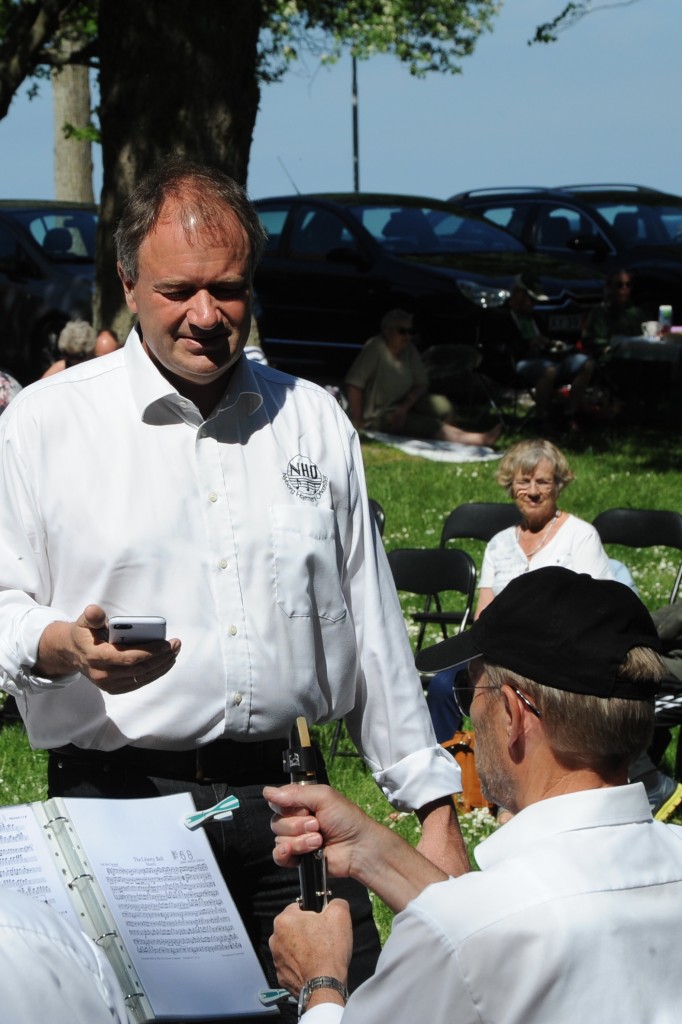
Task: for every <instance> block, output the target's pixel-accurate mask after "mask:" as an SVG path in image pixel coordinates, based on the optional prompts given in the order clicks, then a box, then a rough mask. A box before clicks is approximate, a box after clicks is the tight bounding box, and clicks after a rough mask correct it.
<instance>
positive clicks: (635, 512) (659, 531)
mask: <svg viewBox="0 0 682 1024" xmlns="http://www.w3.org/2000/svg"><path fill="white" fill-rule="evenodd" d="M592 525H593V526H594V528H595V530H596V531H597V533H598V534H599V537H600V539H601V542H602V544H622V545H623V546H625V547H629V548H652V547H658V546H660V547H665V548H675V549H677V550H678V551H680V552H682V515H681V514H680V513H679V512H670V511H666V510H662V509H648V508H610V509H607V510H606V511H605V512H600V513H599V515H598V516H597V517H596V519H594V520H593V521H592ZM681 582H682V565H680V568H679V569H678V571H677V576H676V579H675V582H674V584H673V588H672V590H671V592H670V604H672V603H673V602H674V601H675V600H676V598H677V594H678V591H679V589H680V583H681Z"/></svg>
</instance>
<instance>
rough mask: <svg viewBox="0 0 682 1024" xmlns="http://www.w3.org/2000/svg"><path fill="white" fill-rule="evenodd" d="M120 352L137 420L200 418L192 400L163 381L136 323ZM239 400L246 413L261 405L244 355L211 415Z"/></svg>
mask: <svg viewBox="0 0 682 1024" xmlns="http://www.w3.org/2000/svg"><path fill="white" fill-rule="evenodd" d="M123 354H124V360H125V365H126V370H127V372H128V377H129V380H130V387H131V390H132V394H133V400H134V402H135V405H136V406H137V409H138V412H139V415H140V419H142V420H145V421H151V422H156V423H159V422H177V420H178V419H184V420H197V421H198V422H201V421H202V417H201V415H200V413H199V410H198V409H197V408H196V406H195V405H194V403H193V402H191V401H189V399H187V398H184V397H183V396H182V395H181V394H180V393H179V392H178V391H177V389H176V388H174V387H173V385H172V384H171V383H170V382H169V381H167V380H166V378H165V377H164V376H163V374H162V373H160V372H159V370H158V369H157V368H156V366H155V365H154V363H153V362H152V360H151V359H150V358H149V356H148V355H147V353H146V352H145V350H144V348H143V346H142V335H141V332H140V328H139V324H136V325H135V326H134V327H133V329H132V330H131V332H130V334H129V335H128V338H127V340H126V344H125V347H124V350H123ZM242 401H243V402H244V403H245V404H246V414H247V415H249V416H250V415H252V414H253V413H254V412H256V411H257V410H258V409H259V408H260V407H261V405H262V404H263V396H262V394H261V391H260V388H259V386H258V380H257V378H256V375H255V374H254V372H253V364H252V363H251V361H250V360H249V359H247V358H246V357H245V356H242V357H241V358H240V359H239V360H238V361H237V363H236V364H235V367H234V370H233V372H232V377H231V379H230V383H229V386H228V388H227V391H226V392H225V394H224V395H223V397H222V398H221V400H220V402H219V403H218V405H217V407H216V409H215V411H214V413H213V414H212V415H219V414H220V413H221V412H224V411H226V410H227V409H230V408H233V407H234V406H236V405H237V404H238V403H240V402H242Z"/></svg>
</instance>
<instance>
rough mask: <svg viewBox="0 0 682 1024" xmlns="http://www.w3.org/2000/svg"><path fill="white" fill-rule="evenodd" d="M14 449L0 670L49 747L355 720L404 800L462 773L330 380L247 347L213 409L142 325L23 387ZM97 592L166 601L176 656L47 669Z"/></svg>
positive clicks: (0, 428)
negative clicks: (161, 365)
mask: <svg viewBox="0 0 682 1024" xmlns="http://www.w3.org/2000/svg"><path fill="white" fill-rule="evenodd" d="M0 459H1V462H0V492H1V494H2V501H0V668H1V669H2V670H3V673H4V677H3V685H4V686H5V687H6V688H7V689H8V690H10V691H11V692H13V693H15V694H16V696H17V699H18V703H19V706H20V709H21V710H22V713H23V715H24V719H25V721H26V724H27V729H28V733H29V738H30V740H31V743H32V744H33V745H34V746H36V747H54V746H60V745H62V744H64V743H67V742H71V743H75V744H77V745H79V746H82V747H86V748H87V747H95V748H98V749H104V750H106V749H112V748H116V747H119V746H121V745H123V744H126V743H133V744H139V745H141V746H146V747H162V748H168V749H176V748H177V749H183V748H188V747H193V746H196V745H201V744H203V743H206V742H209V741H212V740H214V739H216V738H218V737H221V736H226V737H228V738H231V739H236V740H244V741H249V740H257V739H266V738H273V737H286V736H288V734H289V730H290V728H291V725H292V723H293V721H294V719H295V717H296V716H298V715H305V717H306V718H307V719H308V721H309V722H311V723H315V722H326V721H330V720H332V719H335V718H339V717H341V716H342V715H345V716H346V720H347V723H348V726H349V730H350V732H351V735H352V736H353V738H354V740H355V742H356V743H357V744H359V745H360V747H361V749H362V752H363V754H364V756H365V758H366V760H367V761H368V763H369V765H370V768H371V769H372V771H373V773H374V775H375V778H376V779H377V781H378V782H379V784H380V785H381V786H382V788H383V789H384V791H385V792H386V793H387V795H390V798H391V799H392V800H393V802H394V803H395V804H396V806H406V807H415V806H421V805H422V804H423V803H425V802H428V801H430V800H433V799H436V798H437V797H439V796H443V795H445V794H448V793H450V792H452V791H454V790H456V789H458V788H459V769H458V768H457V767H456V766H455V764H454V762H453V761H452V759H451V758H450V756H449V755H447V754H446V753H445V751H443V750H442V749H441V748H440V747H439V746H438V745H437V744H436V742H435V738H434V736H433V731H432V727H431V722H430V718H429V714H428V709H427V706H426V702H425V700H424V698H423V694H422V690H421V686H420V683H419V678H418V676H417V673H416V670H415V668H414V662H413V657H412V653H411V650H410V646H409V642H408V639H407V634H406V630H405V625H404V622H403V618H402V614H401V611H400V606H399V603H398V601H397V596H396V593H395V587H394V585H393V581H392V578H391V575H390V570H389V569H388V565H387V561H386V558H385V554H384V551H383V547H382V545H381V542H380V541H379V540H378V539H377V536H376V531H375V529H374V526H373V521H372V517H371V514H370V513H369V511H368V507H367V497H366V489H365V482H364V475H363V468H362V456H361V452H360V446H359V442H358V439H357V435H356V433H355V431H354V430H353V428H352V427H351V425H350V423H349V422H348V420H347V418H346V417H345V415H344V414H343V412H342V411H341V409H340V407H339V405H338V403H337V402H336V401H335V400H334V399H333V398H332V397H331V396H330V395H329V394H328V393H327V392H326V391H325V390H324V389H321V388H319V387H317V386H316V385H314V384H311V383H309V382H307V381H303V380H299V379H295V378H292V377H288V376H286V375H284V374H281V373H279V372H278V371H276V370H273V369H272V368H270V367H264V366H257V365H255V364H253V363H252V362H250V361H249V360H247V359H243V358H242V359H240V360H239V362H238V364H237V365H236V367H235V370H234V373H233V376H232V379H231V381H230V385H229V389H228V391H227V393H226V395H225V396H224V398H223V399H222V400H221V402H220V403H219V405H218V407H217V408H216V410H215V411H214V413H213V414H212V415H211V416H209V417H208V419H207V420H205V421H204V419H203V417H202V416H201V414H200V413H199V411H198V409H197V408H196V407H195V406H194V404H193V403H192V402H191V401H189V400H188V399H185V398H183V397H182V396H181V395H180V394H178V392H177V391H175V389H174V388H173V387H172V386H171V385H170V384H169V383H168V382H167V381H166V380H165V378H164V377H163V376H161V374H160V373H159V372H158V371H157V370H156V368H155V366H154V364H153V363H152V361H151V360H150V359H149V358H148V356H147V355H146V354H145V352H144V350H143V349H142V346H141V344H140V341H139V337H138V334H137V333H136V332H135V331H133V332H132V333H131V335H130V337H129V338H128V341H127V343H126V345H125V347H124V348H123V349H122V350H120V351H119V352H116V353H114V354H112V355H111V356H107V357H102V358H100V359H95V360H91V361H89V362H87V363H84V364H83V365H81V366H79V367H75V368H73V369H72V370H68V371H64V372H63V373H60V374H55V375H54V376H51V377H48V378H46V379H44V380H42V381H39V382H38V383H36V384H35V385H33V386H31V387H29V388H27V389H25V390H24V391H23V392H21V394H20V395H18V396H17V398H15V399H14V401H13V402H12V404H11V406H10V407H9V408H8V410H7V412H6V413H5V414H4V415H3V417H2V420H1V423H0ZM89 603H96V604H100V605H102V606H103V607H104V609H105V610H106V612H107V614H108V615H115V614H123V615H163V616H165V618H166V619H167V622H168V636H169V638H170V637H179V638H180V639H181V641H182V650H181V652H180V655H179V657H178V660H177V663H176V665H175V666H174V667H173V669H171V671H170V672H169V673H168V674H167V675H166V676H164V677H163V678H161V679H159V680H158V681H156V682H154V683H152V684H150V685H149V686H146V687H144V688H142V689H139V690H136V691H135V692H133V693H129V694H122V695H118V696H110V695H108V694H106V693H104V692H103V691H100V690H98V689H97V688H96V687H95V686H93V685H92V683H90V682H89V681H88V680H87V679H86V678H84V677H82V676H70V677H68V678H64V679H61V680H46V679H40V678H37V677H35V676H34V675H32V666H33V665H34V664H35V661H36V657H37V650H38V642H39V639H40V635H41V633H42V631H43V630H44V629H45V627H46V626H47V624H48V623H50V622H52V621H54V620H59V619H62V620H64V619H66V620H73V619H75V618H77V617H78V616H79V615H80V614H81V613H82V612H83V609H84V608H85V606H86V605H87V604H89Z"/></svg>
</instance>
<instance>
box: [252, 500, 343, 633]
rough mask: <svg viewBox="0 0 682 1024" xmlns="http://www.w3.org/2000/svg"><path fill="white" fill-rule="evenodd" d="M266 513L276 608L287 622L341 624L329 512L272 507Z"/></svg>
mask: <svg viewBox="0 0 682 1024" xmlns="http://www.w3.org/2000/svg"><path fill="white" fill-rule="evenodd" d="M270 514H271V520H272V536H273V554H274V563H275V565H274V568H275V593H276V598H277V604H278V605H279V607H280V608H281V609H282V610H283V611H284V612H285V613H286V614H287V615H288V616H289V617H290V618H306V619H310V618H320V619H327V620H329V621H331V622H339V621H340V620H341V619H344V618H345V617H346V614H347V609H346V602H345V600H344V596H343V591H342V589H341V571H342V570H341V569H340V567H339V564H338V561H337V558H338V547H339V546H338V543H337V534H336V516H335V515H334V512H333V511H332V510H331V509H328V508H305V507H304V508H301V507H299V508H295V507H292V506H290V505H275V506H274V507H273V508H272V509H271V511H270Z"/></svg>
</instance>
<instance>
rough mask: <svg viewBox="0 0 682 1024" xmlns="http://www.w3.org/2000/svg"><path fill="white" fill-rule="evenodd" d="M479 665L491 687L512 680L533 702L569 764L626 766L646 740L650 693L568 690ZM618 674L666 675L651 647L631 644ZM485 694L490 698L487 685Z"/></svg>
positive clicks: (604, 771) (603, 768) (607, 772)
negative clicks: (603, 693)
mask: <svg viewBox="0 0 682 1024" xmlns="http://www.w3.org/2000/svg"><path fill="white" fill-rule="evenodd" d="M482 667H483V669H484V670H485V673H486V675H487V676H488V679H489V681H490V684H491V685H492V686H493V687H495V688H496V689H500V688H501V687H502V686H503V685H504V684H505V683H508V684H509V685H511V686H516V687H518V689H519V690H521V691H522V693H524V694H525V695H526V696H527V697H528V699H529V700H530V701H531V702H532V703H533V704H534V705H535V706H536V707H537V708H538V710H539V711H540V713H541V715H542V723H543V726H544V729H545V734H546V736H547V741H548V743H549V744H550V746H551V748H552V750H553V752H554V754H555V756H556V757H557V759H558V760H559V761H560V762H561V763H562V764H565V765H566V766H567V767H568V768H571V769H577V768H589V769H592V770H593V771H596V772H598V773H599V774H600V775H601V776H602V777H604V778H608V777H609V776H612V775H613V774H614V773H616V772H620V771H622V770H623V769H624V768H626V767H627V765H628V764H629V763H630V761H632V759H633V758H634V757H636V756H637V754H639V753H641V751H642V750H646V748H647V747H648V746H649V744H650V743H651V737H652V735H653V728H654V702H653V699H652V700H650V701H647V700H635V699H630V698H627V697H595V696H593V695H592V694H584V693H571V692H569V691H568V690H559V689H555V688H554V687H551V686H544V685H543V684H541V683H536V682H534V680H532V679H526V678H525V677H524V676H522V675H520V674H519V673H518V672H512V671H511V670H510V669H506V668H502V667H501V666H500V665H493V664H491V663H489V662H486V661H485V659H483V660H482ZM617 674H618V678H619V679H631V680H633V681H635V680H642V679H646V680H648V681H651V682H652V684H653V683H655V682H658V681H659V680H660V679H662V678H663V676H664V675H665V665H664V664H663V661H662V660H661V658H660V656H659V655H658V654H657V653H656V651H654V650H652V649H651V648H649V647H633V648H632V649H631V650H630V651H629V652H628V653H627V655H626V656H625V658H624V659H623V661H622V663H621V664H620V666H619V668H618V673H617ZM653 689H654V687H653V686H652V690H653ZM484 696H487V697H488V699H494V697H493V695H492V693H491V691H486V693H485V694H484Z"/></svg>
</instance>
